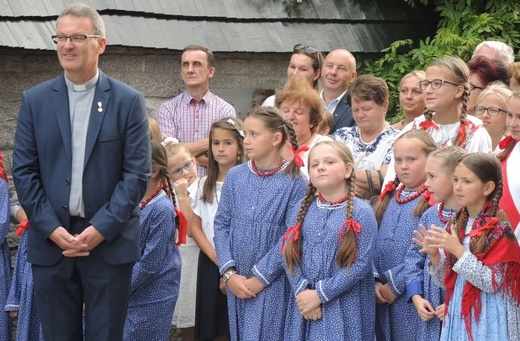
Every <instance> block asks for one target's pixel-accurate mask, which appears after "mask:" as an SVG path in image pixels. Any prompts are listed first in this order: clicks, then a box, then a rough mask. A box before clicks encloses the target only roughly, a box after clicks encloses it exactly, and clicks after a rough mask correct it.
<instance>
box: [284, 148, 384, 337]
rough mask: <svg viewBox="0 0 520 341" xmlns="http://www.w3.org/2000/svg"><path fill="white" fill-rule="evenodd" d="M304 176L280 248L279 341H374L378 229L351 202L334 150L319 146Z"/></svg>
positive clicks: (347, 177)
mask: <svg viewBox="0 0 520 341" xmlns="http://www.w3.org/2000/svg"><path fill="white" fill-rule="evenodd" d="M309 174H310V180H311V183H310V184H309V185H308V187H307V193H306V195H305V197H304V199H303V201H302V203H301V208H300V210H299V212H298V214H297V222H296V225H294V226H293V227H291V228H290V229H288V230H287V233H286V235H285V236H284V240H283V242H282V243H283V245H284V247H283V248H284V250H283V253H284V258H285V262H284V265H285V269H286V273H287V276H288V278H289V282H290V283H291V287H292V298H291V300H290V301H289V304H288V309H287V319H286V326H285V330H286V332H285V339H286V340H373V339H374V324H375V293H374V277H373V275H372V262H373V256H374V252H375V241H376V235H377V222H376V219H375V216H374V213H373V211H372V208H371V207H370V206H369V205H368V204H367V203H366V202H364V201H363V200H362V199H359V198H356V197H355V194H354V182H355V173H354V159H353V157H352V154H351V152H350V150H349V149H348V147H346V146H345V145H344V144H343V143H340V142H320V143H318V144H317V145H316V146H315V147H313V148H312V150H311V153H310V154H309ZM320 315H321V318H320Z"/></svg>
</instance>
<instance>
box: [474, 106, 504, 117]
mask: <svg viewBox="0 0 520 341" xmlns="http://www.w3.org/2000/svg"><path fill="white" fill-rule="evenodd" d="M474 110H475V115H484V113H485V112H486V111H487V112H488V114H489V115H491V116H497V115H498V114H500V112H503V113H506V114H507V111H506V110H502V109H498V108H493V107H490V108H486V107H482V106H477V107H475V109H474Z"/></svg>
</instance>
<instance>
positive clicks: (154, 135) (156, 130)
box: [148, 117, 162, 143]
mask: <svg viewBox="0 0 520 341" xmlns="http://www.w3.org/2000/svg"><path fill="white" fill-rule="evenodd" d="M148 127H149V128H150V140H152V141H155V142H159V143H161V141H162V136H161V128H160V127H159V123H157V120H156V119H155V118H153V117H149V118H148Z"/></svg>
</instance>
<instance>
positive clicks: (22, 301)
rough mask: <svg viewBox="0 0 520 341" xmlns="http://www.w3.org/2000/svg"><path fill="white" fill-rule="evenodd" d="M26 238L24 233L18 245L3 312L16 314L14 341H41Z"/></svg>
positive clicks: (26, 235) (40, 328)
mask: <svg viewBox="0 0 520 341" xmlns="http://www.w3.org/2000/svg"><path fill="white" fill-rule="evenodd" d="M29 228H31V227H29ZM28 236H29V234H28V233H27V231H25V232H24V233H23V234H22V236H21V238H20V243H19V244H18V252H17V253H16V264H15V267H14V272H13V279H12V281H11V287H10V289H9V296H7V303H6V305H5V310H6V311H17V312H18V322H17V324H16V341H43V332H42V326H41V322H40V317H39V316H38V308H37V307H36V300H35V299H34V287H33V277H32V270H31V263H29V262H28V261H27V239H28Z"/></svg>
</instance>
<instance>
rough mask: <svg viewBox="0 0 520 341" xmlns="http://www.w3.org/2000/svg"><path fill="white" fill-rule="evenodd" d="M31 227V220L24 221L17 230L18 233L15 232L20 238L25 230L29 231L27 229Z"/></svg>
mask: <svg viewBox="0 0 520 341" xmlns="http://www.w3.org/2000/svg"><path fill="white" fill-rule="evenodd" d="M28 227H29V220H27V219H25V220H22V221H21V222H20V224H18V228H17V229H16V231H15V232H14V233H15V234H16V235H17V236H18V237H20V236H21V235H22V234H23V233H24V231H25V230H27V228H28Z"/></svg>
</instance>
